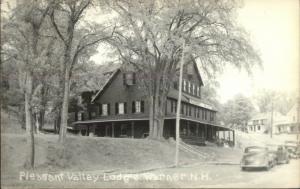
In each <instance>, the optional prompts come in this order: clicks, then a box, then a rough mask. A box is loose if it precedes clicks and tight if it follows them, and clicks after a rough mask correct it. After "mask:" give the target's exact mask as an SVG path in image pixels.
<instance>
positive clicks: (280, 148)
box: [267, 144, 290, 164]
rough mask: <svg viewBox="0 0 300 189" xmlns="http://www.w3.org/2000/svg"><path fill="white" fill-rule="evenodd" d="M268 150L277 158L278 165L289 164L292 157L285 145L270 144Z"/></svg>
mask: <svg viewBox="0 0 300 189" xmlns="http://www.w3.org/2000/svg"><path fill="white" fill-rule="evenodd" d="M267 148H268V150H269V152H270V153H273V154H274V156H275V161H276V164H282V163H289V162H290V157H289V152H288V151H287V149H286V147H285V146H284V145H276V144H268V145H267Z"/></svg>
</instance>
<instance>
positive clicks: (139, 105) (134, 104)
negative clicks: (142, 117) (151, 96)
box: [132, 101, 144, 113]
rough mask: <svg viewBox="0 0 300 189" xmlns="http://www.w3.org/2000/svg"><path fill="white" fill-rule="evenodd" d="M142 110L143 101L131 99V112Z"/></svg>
mask: <svg viewBox="0 0 300 189" xmlns="http://www.w3.org/2000/svg"><path fill="white" fill-rule="evenodd" d="M141 112H144V101H133V102H132V113H141Z"/></svg>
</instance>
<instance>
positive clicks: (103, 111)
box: [102, 104, 108, 116]
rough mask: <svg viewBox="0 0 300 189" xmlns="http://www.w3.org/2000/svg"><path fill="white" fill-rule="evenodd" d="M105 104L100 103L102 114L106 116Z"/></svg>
mask: <svg viewBox="0 0 300 189" xmlns="http://www.w3.org/2000/svg"><path fill="white" fill-rule="evenodd" d="M107 109H108V108H107V104H102V115H103V116H107V114H108V111H107Z"/></svg>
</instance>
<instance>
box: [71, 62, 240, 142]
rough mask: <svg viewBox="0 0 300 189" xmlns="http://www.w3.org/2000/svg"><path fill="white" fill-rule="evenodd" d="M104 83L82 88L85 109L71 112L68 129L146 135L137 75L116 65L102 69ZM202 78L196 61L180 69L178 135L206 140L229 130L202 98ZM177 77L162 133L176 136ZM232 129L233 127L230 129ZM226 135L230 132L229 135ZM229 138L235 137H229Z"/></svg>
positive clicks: (144, 100)
mask: <svg viewBox="0 0 300 189" xmlns="http://www.w3.org/2000/svg"><path fill="white" fill-rule="evenodd" d="M105 74H107V75H109V77H108V79H107V81H106V83H105V84H104V85H103V87H102V88H101V89H100V90H99V91H97V92H83V93H82V95H81V99H80V101H81V102H80V103H81V104H82V105H83V106H84V107H85V108H84V109H77V110H75V111H74V112H70V113H69V114H70V124H69V125H70V126H69V127H68V130H69V131H70V132H80V133H81V134H82V135H85V136H89V135H94V136H102V137H104V136H110V137H131V138H145V137H147V136H148V134H149V102H148V100H147V94H146V93H145V92H144V91H143V89H142V88H141V87H140V85H139V82H140V80H139V75H138V73H136V72H134V71H132V70H125V69H123V68H122V67H118V68H116V69H115V70H113V71H110V72H107V73H105ZM202 86H203V81H202V78H201V75H200V73H199V70H198V67H197V65H196V63H189V64H187V65H185V66H184V69H183V83H182V102H181V103H182V105H181V116H180V135H181V137H182V138H188V137H194V138H197V139H201V140H204V141H205V140H206V141H214V140H215V139H216V138H218V137H219V136H218V133H219V132H218V131H231V130H230V129H228V128H225V127H222V126H220V125H218V124H217V121H216V114H217V111H216V110H215V108H214V107H212V106H211V105H208V104H206V103H204V102H203V100H202V96H201V88H202ZM177 98H178V77H177V78H176V79H175V80H174V82H173V85H172V87H171V89H170V91H169V93H168V96H167V103H166V109H165V120H164V130H163V136H164V137H165V138H169V137H173V138H175V121H176V117H175V116H176V110H177ZM231 132H234V131H231ZM229 136H233V137H234V134H232V135H229ZM231 140H234V139H233V138H231Z"/></svg>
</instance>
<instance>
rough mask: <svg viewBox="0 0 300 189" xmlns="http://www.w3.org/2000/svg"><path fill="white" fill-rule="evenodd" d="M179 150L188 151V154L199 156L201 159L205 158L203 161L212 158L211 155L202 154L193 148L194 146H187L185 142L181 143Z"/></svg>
mask: <svg viewBox="0 0 300 189" xmlns="http://www.w3.org/2000/svg"><path fill="white" fill-rule="evenodd" d="M173 143H174V144H175V143H176V141H173ZM179 149H181V150H184V151H186V152H188V153H192V154H195V155H197V156H199V157H200V158H203V159H208V158H210V156H211V155H210V154H208V153H205V152H202V151H200V150H199V149H197V148H195V147H193V146H192V145H189V144H186V143H185V142H183V141H180V143H179Z"/></svg>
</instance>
